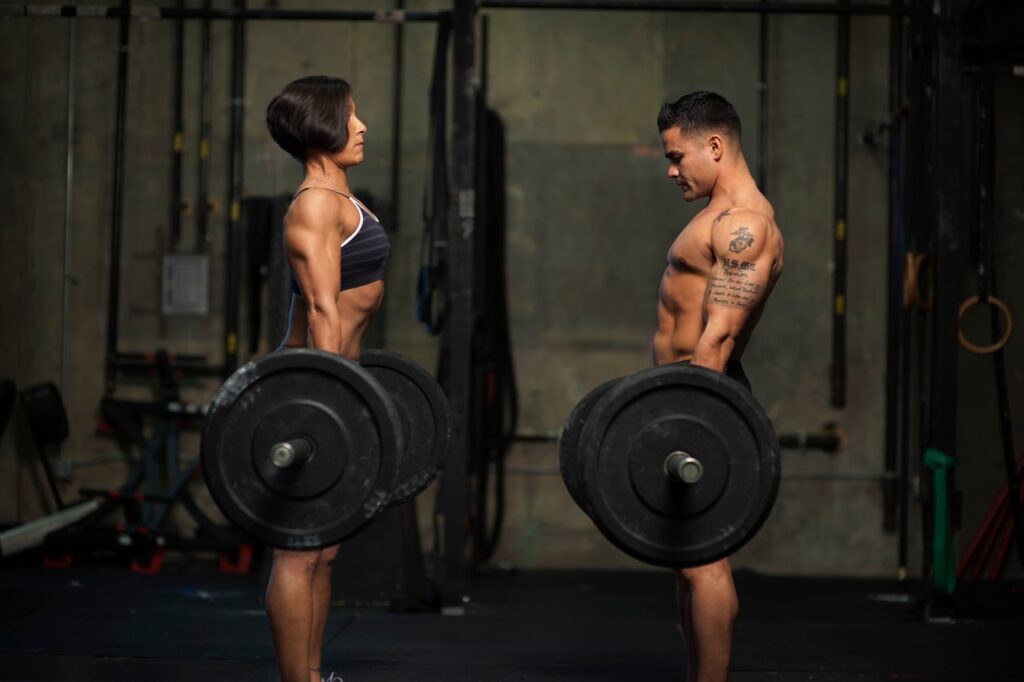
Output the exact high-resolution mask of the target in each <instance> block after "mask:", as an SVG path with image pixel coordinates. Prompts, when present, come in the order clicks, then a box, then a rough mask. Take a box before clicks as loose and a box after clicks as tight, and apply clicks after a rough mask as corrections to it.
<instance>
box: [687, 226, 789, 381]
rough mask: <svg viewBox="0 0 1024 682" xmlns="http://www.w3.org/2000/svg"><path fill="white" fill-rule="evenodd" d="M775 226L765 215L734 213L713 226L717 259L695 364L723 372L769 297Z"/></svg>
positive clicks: (713, 250)
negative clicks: (771, 236) (771, 238)
mask: <svg viewBox="0 0 1024 682" xmlns="http://www.w3.org/2000/svg"><path fill="white" fill-rule="evenodd" d="M769 230H771V226H770V225H769V223H768V220H767V219H766V218H765V217H764V216H763V215H761V214H758V213H753V212H742V213H736V214H734V215H731V216H730V217H729V219H728V220H723V221H721V222H719V223H718V224H716V225H714V226H713V227H712V230H711V250H712V253H713V254H714V258H715V264H714V265H713V266H712V268H711V274H710V275H709V276H708V288H707V290H706V291H705V293H704V307H705V311H706V314H707V323H706V325H705V326H704V331H703V333H702V334H701V337H700V339H699V340H698V341H697V347H696V348H694V351H693V364H694V365H700V366H701V367H708V368H709V369H713V370H715V371H717V372H724V371H725V365H726V363H727V362H728V361H729V357H730V356H731V355H732V351H733V348H734V347H735V345H736V340H737V339H738V338H739V336H740V335H741V334H742V333H743V330H744V328H745V327H746V324H747V321H748V320H749V319H750V316H751V315H752V314H753V312H754V311H755V310H756V309H757V308H758V306H760V304H761V302H762V301H764V298H765V296H767V294H768V285H769V283H770V281H771V270H772V265H773V264H774V261H775V258H776V256H777V254H776V253H775V249H774V248H769V247H768V244H767V239H768V234H769Z"/></svg>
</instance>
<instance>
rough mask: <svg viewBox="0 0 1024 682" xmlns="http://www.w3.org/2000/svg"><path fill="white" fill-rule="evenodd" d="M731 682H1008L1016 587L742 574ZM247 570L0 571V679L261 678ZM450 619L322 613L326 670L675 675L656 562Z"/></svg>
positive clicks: (348, 673) (528, 578)
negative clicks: (913, 592)
mask: <svg viewBox="0 0 1024 682" xmlns="http://www.w3.org/2000/svg"><path fill="white" fill-rule="evenodd" d="M736 582H737V588H738V590H739V594H740V599H741V613H740V620H739V623H738V625H737V630H736V639H735V649H734V654H733V663H732V670H733V673H732V676H731V679H732V680H738V681H740V682H744V681H747V680H775V681H778V682H787V681H790V680H832V681H836V682H845V681H847V680H908V679H909V680H956V681H958V682H959V681H964V682H967V681H968V680H971V681H975V680H1020V679H1022V665H1021V648H1020V647H1021V643H1022V642H1024V620H1022V618H1021V616H1020V614H1022V613H1024V608H1021V607H1022V606H1024V584H1021V583H1007V582H1003V583H1000V584H996V585H976V584H975V585H964V586H963V587H962V588H961V589H959V590H958V597H957V598H958V612H959V614H960V615H959V617H958V619H957V620H956V621H955V622H945V623H924V622H921V621H920V620H915V619H913V618H912V616H916V615H917V614H915V613H914V610H915V607H914V600H913V599H912V598H911V597H910V596H908V593H907V591H906V586H900V585H899V584H897V583H896V582H894V581H879V580H851V579H822V578H780V577H766V576H762V575H757V574H753V573H744V572H739V573H738V574H737V577H736ZM258 592H259V577H258V573H257V572H254V573H252V574H250V575H242V576H239V575H226V574H220V573H218V572H217V571H216V570H215V569H214V568H213V567H211V566H210V565H209V564H195V563H186V564H171V565H168V566H165V567H164V569H163V570H162V571H161V572H160V573H158V574H156V575H140V574H135V573H131V572H129V571H127V570H125V569H122V568H115V567H111V566H96V565H92V566H77V567H72V568H67V569H47V570H40V569H39V568H38V567H37V566H30V565H27V564H25V563H22V564H21V565H6V566H4V567H2V569H0V680H5V681H6V680H49V681H54V682H56V681H64V680H87V681H93V680H147V681H153V682H156V681H161V680H178V681H180V680H188V681H189V682H201V681H203V680H243V679H244V680H268V681H269V680H275V679H277V675H276V669H275V663H274V657H273V648H272V644H271V641H270V635H269V630H268V626H267V621H266V617H265V615H264V612H263V610H262V608H261V605H260V603H259V601H258ZM470 594H471V601H470V602H469V603H468V604H467V609H466V613H465V615H463V616H441V615H436V614H433V613H391V612H388V611H386V610H384V609H379V608H348V607H345V608H335V609H333V610H332V612H331V616H330V621H329V623H328V626H327V636H326V646H325V656H324V670H325V672H326V671H330V670H334V671H335V672H336V673H337V674H339V675H341V677H342V678H343V679H344V680H345V682H363V681H365V682H385V681H388V682H390V681H392V680H410V679H415V680H438V681H459V682H461V681H463V680H465V681H470V680H472V681H474V682H477V681H481V680H486V681H496V682H501V681H505V680H582V679H588V680H616V681H621V680H644V681H645V682H646V681H654V680H676V681H680V682H681V681H682V680H683V679H684V677H685V675H684V671H685V658H684V652H683V648H682V645H681V643H680V639H679V635H678V632H677V629H676V626H675V624H674V618H673V610H672V605H673V582H672V578H671V577H670V576H669V575H668V574H667V573H664V572H633V573H630V572H581V571H565V572H551V571H548V572H541V571H536V572H519V573H515V572H508V573H494V574H489V575H485V576H482V577H480V578H479V579H478V580H476V581H475V582H472V583H470Z"/></svg>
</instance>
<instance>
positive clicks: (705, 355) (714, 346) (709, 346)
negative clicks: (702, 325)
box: [692, 332, 736, 372]
mask: <svg viewBox="0 0 1024 682" xmlns="http://www.w3.org/2000/svg"><path fill="white" fill-rule="evenodd" d="M735 346H736V342H735V341H734V340H733V338H732V337H731V336H730V335H729V334H709V333H708V332H705V333H704V334H703V335H702V336H701V337H700V341H698V342H697V347H696V348H694V349H693V360H692V364H694V365H697V366H698V367H707V368H708V369H713V370H715V371H716V372H725V366H726V364H727V363H728V362H729V358H730V357H731V356H732V351H733V348H734V347H735Z"/></svg>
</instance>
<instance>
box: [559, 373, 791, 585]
mask: <svg viewBox="0 0 1024 682" xmlns="http://www.w3.org/2000/svg"><path fill="white" fill-rule="evenodd" d="M578 447H579V451H580V453H581V454H582V456H583V457H585V458H586V461H585V463H584V464H583V466H582V469H581V472H582V475H583V485H584V487H585V489H586V495H587V499H588V501H589V504H590V510H589V513H590V516H591V518H592V519H593V520H594V523H595V525H596V526H597V527H598V528H599V529H600V530H601V532H602V533H603V534H604V535H605V536H606V537H607V538H608V539H609V540H610V541H611V542H612V543H614V544H615V545H616V546H617V547H619V548H620V549H621V550H623V551H624V552H626V553H627V554H629V555H631V556H633V557H635V558H637V559H640V560H641V561H645V562H647V563H651V564H656V565H659V566H668V567H685V566H698V565H703V564H707V563H711V562H712V561H715V560H717V559H721V558H723V557H726V556H729V555H730V554H732V553H733V552H735V551H736V550H737V549H739V548H740V547H741V546H742V545H743V544H744V543H746V542H747V541H748V540H749V539H750V538H751V537H753V535H754V534H755V533H756V532H757V530H758V529H759V528H760V527H761V525H762V524H763V523H764V521H765V520H766V519H767V517H768V514H769V513H770V511H771V508H772V505H773V504H774V501H775V497H776V494H777V492H778V486H779V446H778V440H777V439H776V436H775V431H774V429H773V427H772V425H771V422H770V421H769V419H768V417H767V415H766V414H765V413H764V411H763V410H762V409H761V407H760V405H759V404H758V403H757V401H756V400H755V399H754V397H753V396H752V395H751V394H750V392H749V391H747V390H746V389H745V388H744V387H743V386H742V385H741V384H739V383H738V382H736V381H735V380H733V379H731V378H729V377H727V376H725V375H723V374H719V373H718V372H714V371H711V370H708V369H705V368H703V367H694V366H692V365H664V366H661V367H655V368H652V369H649V370H645V371H642V372H639V373H637V374H635V375H632V376H630V377H627V378H625V379H622V380H621V381H620V382H618V383H617V384H616V385H615V386H614V387H612V388H611V389H610V390H608V391H607V392H606V393H605V394H604V395H603V396H602V397H601V398H600V399H599V400H598V401H597V403H596V404H595V405H594V406H593V408H592V409H591V412H590V414H589V416H588V417H587V419H586V423H585V424H584V426H583V430H582V433H581V434H580V439H579V446H578ZM675 451H682V452H685V453H687V454H689V455H690V456H692V457H695V458H696V459H698V460H699V461H700V462H701V465H702V467H703V475H702V477H701V478H700V480H699V481H697V482H695V483H682V482H678V481H675V480H673V479H671V478H669V476H668V474H667V472H666V471H665V459H666V457H668V455H669V454H670V453H672V452H675Z"/></svg>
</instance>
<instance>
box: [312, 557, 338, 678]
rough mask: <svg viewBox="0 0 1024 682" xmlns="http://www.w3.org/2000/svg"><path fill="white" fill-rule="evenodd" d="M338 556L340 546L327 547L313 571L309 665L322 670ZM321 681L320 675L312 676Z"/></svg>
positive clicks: (313, 668)
mask: <svg viewBox="0 0 1024 682" xmlns="http://www.w3.org/2000/svg"><path fill="white" fill-rule="evenodd" d="M337 557H338V546H337V545H335V546H333V547H327V548H326V549H324V550H322V551H321V552H320V557H319V559H318V560H317V563H316V569H315V570H314V572H313V614H312V615H313V618H312V632H311V633H310V638H309V667H310V669H312V670H316V671H318V673H317V674H318V675H319V674H320V673H319V670H320V660H321V655H322V653H323V646H324V630H325V629H326V627H327V613H328V612H329V611H330V610H331V569H333V568H334V560H335V559H336V558H337ZM311 679H312V680H313V681H314V682H319V680H320V677H315V678H311Z"/></svg>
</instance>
